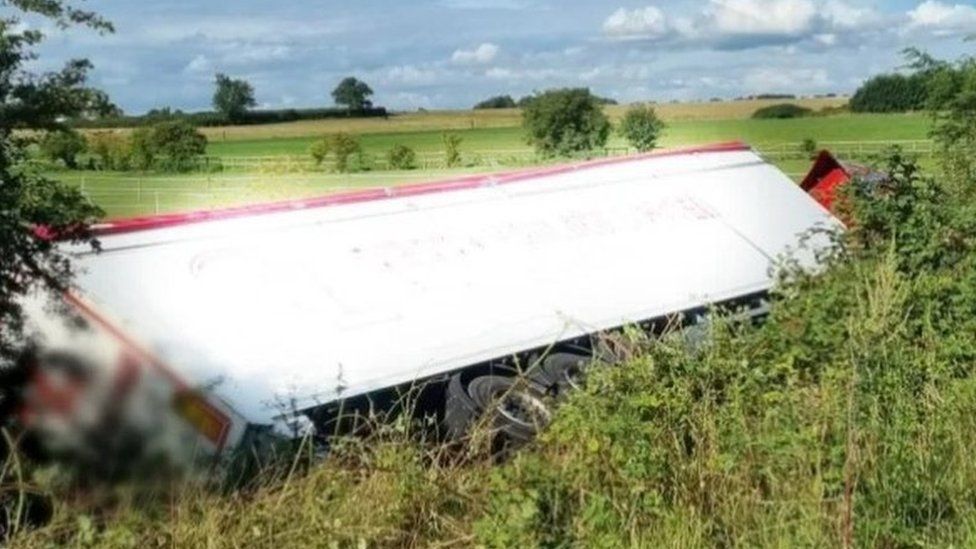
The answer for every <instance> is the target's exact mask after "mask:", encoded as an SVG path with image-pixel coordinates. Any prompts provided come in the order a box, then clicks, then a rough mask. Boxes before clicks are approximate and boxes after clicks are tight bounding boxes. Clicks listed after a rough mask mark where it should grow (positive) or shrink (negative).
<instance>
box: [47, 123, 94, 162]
mask: <svg viewBox="0 0 976 549" xmlns="http://www.w3.org/2000/svg"><path fill="white" fill-rule="evenodd" d="M40 147H41V152H42V153H43V154H44V156H46V157H47V158H48V159H49V160H51V161H53V162H61V163H63V164H64V165H65V167H67V168H71V169H75V168H77V167H78V155H79V154H81V153H83V152H85V149H86V148H87V143H86V142H85V138H84V137H83V136H82V135H81V134H80V133H78V132H77V131H75V130H73V129H71V128H65V129H62V130H58V131H53V132H48V133H47V134H45V135H44V138H43V139H41V143H40Z"/></svg>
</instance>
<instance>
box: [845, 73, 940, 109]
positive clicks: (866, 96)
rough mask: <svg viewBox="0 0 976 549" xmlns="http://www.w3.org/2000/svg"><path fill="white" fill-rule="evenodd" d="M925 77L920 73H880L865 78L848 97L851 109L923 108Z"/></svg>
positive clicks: (925, 95)
mask: <svg viewBox="0 0 976 549" xmlns="http://www.w3.org/2000/svg"><path fill="white" fill-rule="evenodd" d="M927 86H928V78H927V76H926V75H924V74H921V73H919V74H912V75H903V74H882V75H880V76H875V77H874V78H871V79H870V80H868V81H867V82H865V83H864V84H863V85H862V86H861V87H860V88H858V90H857V92H855V93H854V96H853V97H851V102H850V106H851V110H852V111H854V112H880V113H884V112H909V111H920V110H922V109H924V108H925V103H926V98H927V96H928V91H927Z"/></svg>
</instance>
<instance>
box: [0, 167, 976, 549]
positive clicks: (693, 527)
mask: <svg viewBox="0 0 976 549" xmlns="http://www.w3.org/2000/svg"><path fill="white" fill-rule="evenodd" d="M888 168H889V170H890V173H892V174H893V177H892V178H891V179H890V180H889V181H888V182H886V183H884V184H883V185H882V186H880V187H879V186H877V185H875V186H871V185H868V184H858V185H855V186H853V187H852V189H851V192H850V193H849V194H850V196H849V197H848V198H849V212H848V213H849V215H853V216H855V217H856V218H857V220H858V221H857V224H856V226H855V228H854V230H852V231H851V233H850V235H849V236H847V237H846V238H845V239H843V240H842V241H841V242H840V244H841V245H842V246H841V248H839V251H838V252H837V254H836V255H835V256H833V257H831V258H829V260H828V261H829V265H830V266H829V269H828V270H827V271H826V272H825V273H823V274H820V275H817V276H812V275H808V274H804V273H800V272H793V273H791V275H792V276H789V277H785V278H784V282H783V284H782V286H781V287H780V289H779V290H778V292H777V293H776V295H775V296H774V298H775V299H774V304H773V309H772V312H771V315H770V317H769V318H768V320H767V321H766V322H765V323H764V324H763V325H761V326H758V327H754V326H740V325H732V324H729V323H726V322H724V321H722V320H721V319H717V320H716V321H715V322H714V323H712V324H711V325H710V328H709V331H710V337H709V338H708V339H707V342H706V344H704V345H703V346H700V347H696V348H695V349H689V348H688V347H687V346H686V345H685V344H683V343H682V342H681V341H680V339H679V338H672V337H665V338H663V339H650V338H646V337H644V336H640V335H636V334H631V335H630V341H629V347H630V349H629V350H630V351H631V352H630V353H628V354H629V355H630V358H629V359H628V360H626V361H625V362H623V363H622V364H620V365H618V366H613V367H601V368H594V369H592V370H591V371H590V372H589V374H588V376H587V380H586V384H585V388H584V389H583V390H582V391H580V392H578V393H576V394H574V395H572V396H571V397H570V398H569V399H568V401H567V402H565V403H564V405H563V406H562V407H561V408H560V410H559V413H558V414H557V415H556V417H555V419H554V422H553V423H552V425H551V426H550V427H549V428H548V429H547V430H546V431H545V432H544V433H543V435H542V436H541V437H540V438H539V440H538V441H537V442H536V443H534V444H533V445H532V446H530V447H529V448H526V449H524V450H523V451H522V452H520V453H518V454H516V455H515V456H514V457H512V458H510V459H508V460H507V461H506V462H504V463H495V460H493V459H492V458H491V456H489V455H485V454H483V453H478V452H468V453H465V452H460V453H459V452H458V450H456V449H453V448H445V447H440V446H437V445H434V444H430V443H426V442H425V441H423V440H422V439H420V438H419V437H417V436H414V435H413V434H412V433H411V430H410V429H409V428H406V427H405V425H406V424H404V423H402V422H401V423H388V424H384V425H383V426H380V427H379V428H378V429H377V430H376V431H375V434H374V436H373V437H371V438H370V439H366V440H363V439H349V440H346V441H343V442H342V443H341V444H338V445H337V446H336V447H335V449H334V451H333V452H332V453H330V455H329V456H328V457H327V458H326V459H325V460H324V461H322V462H319V463H315V464H314V465H311V466H309V467H308V468H307V469H301V470H300V472H297V473H295V474H285V475H276V476H269V477H268V478H266V479H259V481H258V483H257V485H258V487H257V488H255V489H252V490H248V491H240V492H235V493H231V494H226V493H213V492H212V491H207V490H203V489H196V488H187V487H182V488H176V489H174V490H172V491H170V492H168V494H167V496H166V497H157V498H155V499H154V500H152V501H151V502H149V503H141V504H139V505H133V504H131V503H118V504H116V505H110V506H108V507H106V506H104V505H102V506H96V507H93V506H90V505H82V504H78V503H74V504H70V505H61V506H60V508H59V509H58V512H57V514H56V518H55V521H54V523H53V524H52V525H50V526H49V527H47V528H44V529H41V530H37V531H34V532H28V533H22V534H20V535H18V536H17V537H15V538H14V539H13V541H12V545H13V546H15V547H50V546H57V545H62V544H72V545H81V546H103V547H131V546H144V547H245V546H246V547H275V548H278V547H296V546H316V547H362V546H389V547H394V546H395V547H466V546H487V547H575V546H595V547H620V546H635V547H709V546H711V547H731V546H742V547H753V546H756V547H796V546H800V547H821V546H827V547H833V546H860V547H909V546H949V545H956V546H971V545H973V544H976V460H973V459H972V456H971V449H972V448H974V447H976V377H974V369H973V366H974V365H976V253H974V249H973V246H974V244H976V242H974V235H976V231H974V230H971V229H972V227H971V226H972V225H973V223H974V220H976V216H974V215H972V212H971V211H970V208H969V207H968V206H967V205H966V204H965V203H962V202H959V201H955V200H953V199H952V198H953V197H952V196H950V195H948V194H946V192H945V191H944V189H943V187H942V186H940V185H937V184H936V183H935V182H933V181H930V180H927V179H924V178H921V177H919V176H918V174H917V173H916V172H915V171H914V170H913V169H912V168H911V163H910V162H906V161H905V160H904V159H901V158H899V157H894V158H893V160H892V163H891V165H889V167H888Z"/></svg>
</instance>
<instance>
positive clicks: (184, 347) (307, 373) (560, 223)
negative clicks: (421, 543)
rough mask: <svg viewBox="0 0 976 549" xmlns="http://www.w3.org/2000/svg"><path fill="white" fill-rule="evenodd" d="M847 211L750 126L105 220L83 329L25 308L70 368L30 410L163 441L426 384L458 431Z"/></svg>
mask: <svg viewBox="0 0 976 549" xmlns="http://www.w3.org/2000/svg"><path fill="white" fill-rule="evenodd" d="M835 226H839V222H838V221H837V220H836V219H835V218H834V217H833V216H832V215H831V214H830V213H829V212H828V211H826V210H825V209H824V208H823V207H821V206H820V205H819V204H817V203H816V202H815V201H814V200H812V199H811V198H810V197H808V196H807V195H806V194H805V193H804V192H803V191H802V190H801V189H800V188H799V187H798V186H797V185H796V184H795V183H794V182H793V181H791V180H790V179H789V178H788V177H787V176H786V175H784V174H783V173H782V172H780V171H779V170H778V169H776V168H775V167H773V166H771V165H770V164H768V163H766V162H765V161H764V160H763V159H762V158H761V157H760V156H759V155H757V154H756V153H755V152H754V151H752V150H750V149H749V148H748V147H747V146H745V145H742V144H739V143H730V144H723V145H716V146H711V147H705V148H697V149H687V150H676V151H667V152H660V153H653V154H648V155H642V156H632V157H626V158H614V159H607V160H598V161H592V162H585V163H580V164H572V165H567V166H559V167H551V168H542V169H534V170H530V171H522V172H515V173H508V174H496V175H487V176H475V177H469V178H464V179H459V180H454V181H448V182H444V183H435V184H425V185H413V186H403V187H394V188H384V189H372V190H366V191H361V192H354V193H350V194H341V195H333V196H327V197H323V198H318V199H311V200H301V201H290V202H283V203H274V204H268V205H262V206H254V207H245V208H233V209H227V210H219V211H208V212H200V213H191V214H177V215H167V216H157V217H152V218H140V219H130V220H124V221H118V222H112V223H106V224H104V225H101V226H99V227H96V232H97V233H98V236H99V239H100V241H101V251H100V252H99V253H95V252H93V251H92V250H90V249H89V248H86V247H73V248H70V249H69V251H70V252H71V254H72V255H73V256H74V258H75V261H76V262H77V264H78V266H79V267H80V271H81V274H80V276H79V277H78V278H77V287H76V289H75V290H74V291H73V292H71V294H70V295H69V296H68V297H67V301H68V302H69V303H70V304H71V305H72V307H73V308H74V309H75V311H76V312H78V313H80V315H81V316H82V317H83V318H84V319H85V320H87V323H86V328H85V329H83V330H80V331H79V330H77V329H75V328H73V327H71V326H69V324H68V323H67V321H65V320H62V319H61V318H62V317H59V316H56V315H53V314H52V313H51V312H50V308H49V307H46V306H45V303H47V301H46V299H44V298H41V297H38V299H35V300H33V302H32V303H31V304H30V307H31V310H32V311H33V315H32V318H33V322H32V328H33V330H34V334H35V337H36V341H37V346H36V349H37V352H35V353H34V355H33V356H34V358H33V359H32V360H31V361H30V362H31V364H34V365H35V366H34V371H36V372H43V371H45V369H46V368H48V369H49V368H50V365H51V364H54V365H58V364H61V366H58V368H61V371H69V372H71V373H70V374H69V375H67V381H65V375H64V374H58V375H55V376H53V378H57V380H58V381H57V382H56V383H55V382H52V381H51V378H52V376H51V375H48V376H47V377H46V378H45V377H44V375H41V374H37V375H33V376H32V379H35V382H34V386H35V389H31V390H28V391H27V392H25V395H26V397H25V399H24V405H23V407H24V411H23V413H22V414H21V415H22V416H23V417H26V418H30V421H28V422H27V423H28V424H30V425H31V426H32V427H33V428H34V429H35V430H38V431H43V432H46V433H48V435H49V436H50V435H51V433H54V434H60V435H62V438H64V437H63V435H64V434H65V433H70V432H75V431H78V430H79V429H82V428H85V429H91V428H92V427H93V426H94V425H97V424H103V423H104V422H105V421H106V420H105V419H104V418H105V417H107V415H106V412H105V409H106V408H112V410H113V411H112V413H111V414H108V415H110V416H111V418H112V421H113V422H114V423H113V425H116V426H117V425H121V424H124V423H127V422H131V421H132V420H131V418H141V419H140V420H139V421H136V422H135V423H137V424H138V425H140V426H141V428H142V429H143V430H145V429H146V428H147V426H151V427H148V428H149V429H150V430H151V431H153V432H157V433H160V432H172V433H176V434H174V435H172V436H169V437H167V439H166V440H165V441H164V442H160V443H159V445H158V446H159V448H160V451H174V449H180V450H186V449H188V448H191V447H192V448H197V449H200V450H203V453H205V454H213V453H221V452H224V451H226V450H229V449H232V448H234V447H236V446H239V445H240V444H242V441H244V440H246V439H247V436H248V433H249V432H250V431H253V430H254V429H261V428H266V426H272V425H278V426H279V427H280V426H281V425H282V421H283V420H286V419H291V420H294V419H295V418H296V417H297V418H305V420H306V421H305V422H304V423H305V424H306V425H307V426H312V427H314V426H316V425H318V426H319V428H321V425H322V424H323V423H324V422H325V421H328V419H329V418H334V413H335V410H336V408H337V407H338V403H340V402H353V401H356V399H360V401H362V399H372V400H373V401H374V402H382V401H384V399H385V400H386V401H389V398H386V397H383V396H381V395H384V394H386V395H387V396H388V395H389V394H391V391H393V390H395V389H401V388H403V387H407V386H411V385H416V384H423V383H431V384H432V385H435V386H439V387H441V389H439V390H437V391H434V393H432V394H434V395H436V396H435V399H436V400H439V403H438V404H439V405H440V406H442V407H443V406H444V401H448V402H447V406H448V408H449V409H448V413H447V414H446V416H447V418H448V421H449V422H453V423H452V428H456V427H457V426H458V421H466V420H467V414H469V413H474V412H476V410H475V411H474V412H472V411H471V410H467V408H470V407H471V402H472V398H473V401H474V402H475V404H476V406H475V407H476V408H477V406H480V405H481V404H479V402H481V400H482V399H483V398H484V397H485V396H486V395H495V394H497V393H498V391H500V390H503V389H505V388H507V387H509V385H507V384H506V383H505V382H504V379H505V378H504V376H499V375H498V373H499V372H498V371H492V370H493V365H497V364H499V363H500V362H501V361H504V360H505V359H506V358H508V357H512V356H526V355H527V353H530V352H534V351H538V350H541V349H551V348H553V346H555V348H557V349H558V348H560V347H559V346H560V345H561V344H566V343H567V342H575V343H577V344H581V345H582V346H583V347H584V348H585V347H586V344H585V341H586V340H587V338H588V337H589V336H592V335H593V334H598V333H601V332H605V331H608V330H613V329H616V328H620V327H623V326H627V325H634V324H641V323H646V322H648V321H654V320H657V319H661V318H665V317H667V316H668V315H673V314H679V313H683V312H688V311H692V310H696V309H700V308H702V307H706V306H709V305H711V304H719V303H726V302H730V301H736V300H746V301H747V302H752V301H754V300H755V299H757V298H760V297H761V296H762V295H763V294H764V293H765V292H766V291H768V290H769V289H770V287H771V285H772V284H773V280H774V276H773V274H774V273H773V270H774V268H775V264H776V261H777V259H778V258H780V257H782V256H783V255H784V254H787V253H791V252H793V253H799V256H798V259H799V260H800V261H801V263H803V264H805V265H807V266H810V267H813V266H814V256H813V251H815V250H816V249H818V248H821V247H823V246H827V245H828V242H827V240H826V239H814V240H812V241H811V242H810V243H809V245H810V246H811V247H808V248H807V249H799V248H800V247H799V243H800V239H801V235H803V234H804V233H807V232H809V231H811V230H812V229H814V228H817V227H835ZM581 342H582V343H581ZM51 356H53V357H54V358H53V359H52V358H45V357H51ZM38 357H39V358H38ZM72 357H74V358H72ZM565 359H566V357H565V356H563V357H562V362H560V361H559V360H557V361H556V362H557V363H560V364H563V365H564V366H563V367H566V368H568V367H569V366H566V360H565ZM64 363H72V366H70V367H68V368H67V370H65V368H64V367H63V364H64ZM37 364H41V365H42V367H37V366H36V365H37ZM551 366H552V365H551ZM552 367H559V366H558V364H556V365H555V366H552ZM81 371H95V372H97V373H96V374H91V373H79V372H81ZM499 371H504V369H503V368H500V369H499ZM486 375H487V376H490V377H491V379H489V380H488V381H485V380H484V379H481V378H484V377H486ZM500 377H501V378H502V380H501V381H499V378H500ZM474 378H478V379H481V381H477V380H476V379H474ZM36 380H41V381H36ZM93 380H101V381H93ZM475 381H477V382H476V383H475ZM58 384H60V385H58ZM438 384H439V385H438ZM49 385H54V386H55V387H54V389H51V388H50V387H46V386H49ZM472 385H473V386H472ZM36 386H45V389H44V390H37V389H36ZM452 391H453V392H452ZM458 391H460V400H458V399H459V393H458ZM133 394H139V395H142V396H140V397H139V398H134V397H130V396H129V395H133ZM79 395H96V396H87V397H86V396H79ZM145 395H150V396H148V397H147V396H145ZM445 395H448V396H445ZM69 397H70V398H69ZM66 399H67V400H68V401H69V402H67V403H66ZM79 402H87V403H88V404H84V405H82V404H79ZM107 403H112V405H111V406H109V405H108V404H107ZM79 407H81V408H85V409H86V410H88V411H87V412H86V413H85V414H82V413H79V412H78V411H77V410H78V409H79ZM452 407H453V408H454V410H453V411H452V410H451V408H452ZM161 409H162V410H165V412H164V413H160V410H161ZM462 409H464V410H462ZM66 410H70V411H71V412H70V414H67V415H66V414H65V411H66ZM173 412H175V413H173ZM459 417H460V418H461V419H460V420H459V419H458V418H459ZM79 418H81V419H79ZM510 419H512V420H513V421H515V420H518V419H520V418H518V417H514V418H510ZM521 419H524V418H521ZM85 422H87V423H85ZM82 424H83V425H82ZM181 426H182V427H181ZM262 426H265V427H262ZM73 429H74V430H75V431H72V430H73ZM55 438H56V437H55ZM75 443H77V441H74V442H72V441H71V440H70V437H69V442H65V443H63V445H64V446H65V447H72V445H73V444H75Z"/></svg>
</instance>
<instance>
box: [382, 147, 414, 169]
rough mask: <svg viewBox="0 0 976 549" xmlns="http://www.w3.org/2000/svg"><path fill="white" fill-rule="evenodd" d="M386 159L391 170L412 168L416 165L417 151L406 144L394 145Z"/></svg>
mask: <svg viewBox="0 0 976 549" xmlns="http://www.w3.org/2000/svg"><path fill="white" fill-rule="evenodd" d="M386 160H387V163H388V164H389V166H390V169H393V170H412V169H414V168H416V167H417V153H415V152H414V151H413V149H411V148H410V147H407V146H406V145H399V144H398V145H394V146H393V148H392V149H390V152H389V153H388V154H387V156H386Z"/></svg>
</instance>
